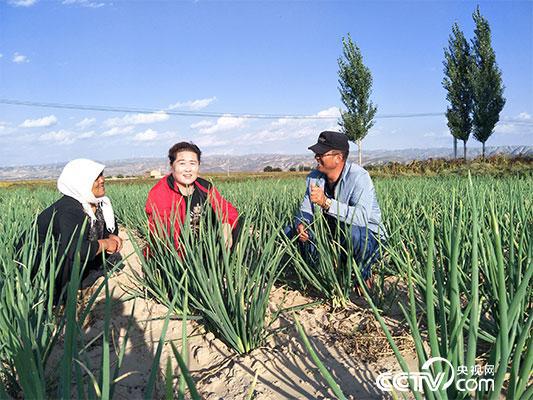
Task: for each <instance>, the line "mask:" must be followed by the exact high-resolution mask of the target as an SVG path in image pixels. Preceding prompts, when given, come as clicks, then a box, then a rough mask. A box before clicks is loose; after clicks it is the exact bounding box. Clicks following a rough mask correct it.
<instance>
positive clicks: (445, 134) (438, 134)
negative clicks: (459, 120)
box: [422, 130, 452, 139]
mask: <svg viewBox="0 0 533 400" xmlns="http://www.w3.org/2000/svg"><path fill="white" fill-rule="evenodd" d="M422 137H425V138H436V139H443V138H451V137H452V134H451V133H450V131H448V130H444V131H441V132H433V131H429V132H426V133H424V134H423V135H422Z"/></svg>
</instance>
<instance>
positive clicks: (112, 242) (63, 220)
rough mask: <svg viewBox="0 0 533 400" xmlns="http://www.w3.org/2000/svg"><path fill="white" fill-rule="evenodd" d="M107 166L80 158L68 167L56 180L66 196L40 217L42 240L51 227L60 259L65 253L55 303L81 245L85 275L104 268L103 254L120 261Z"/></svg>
mask: <svg viewBox="0 0 533 400" xmlns="http://www.w3.org/2000/svg"><path fill="white" fill-rule="evenodd" d="M104 167H105V166H104V165H102V164H99V163H97V162H94V161H91V160H86V159H77V160H72V161H70V162H69V163H67V165H65V167H64V168H63V171H62V172H61V175H60V176H59V179H58V180H57V188H58V189H59V191H60V192H61V193H62V194H63V197H61V198H60V199H59V200H58V201H56V202H55V203H54V204H52V205H51V206H50V207H48V208H47V209H46V210H44V211H43V212H42V213H41V214H40V215H39V217H38V218H37V225H38V229H39V240H40V241H41V243H43V242H44V240H45V237H46V234H47V231H48V229H49V226H50V224H52V226H51V230H52V235H53V236H54V238H55V239H56V241H57V242H58V251H59V253H58V254H59V256H60V257H61V255H62V254H65V258H64V261H63V263H62V265H60V267H59V268H60V269H59V274H58V276H57V279H56V295H55V298H56V300H57V299H58V298H59V296H60V294H61V291H62V289H63V288H64V287H65V286H66V285H67V284H68V282H69V280H70V275H71V272H72V263H73V261H74V257H75V251H76V249H77V246H78V242H80V260H81V261H82V263H83V262H84V261H85V260H87V265H86V267H85V275H87V273H88V272H89V271H90V270H94V269H98V268H101V267H102V255H101V254H100V253H102V252H104V251H105V252H106V253H107V254H111V255H112V256H110V257H109V258H114V259H115V260H117V259H120V255H119V254H118V251H120V250H121V248H122V239H120V238H119V237H118V227H117V226H116V221H115V216H114V214H113V208H112V207H111V201H110V200H109V198H108V197H106V196H105V184H104V182H105V179H104V175H103V171H104Z"/></svg>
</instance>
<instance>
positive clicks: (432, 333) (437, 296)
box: [0, 176, 533, 400]
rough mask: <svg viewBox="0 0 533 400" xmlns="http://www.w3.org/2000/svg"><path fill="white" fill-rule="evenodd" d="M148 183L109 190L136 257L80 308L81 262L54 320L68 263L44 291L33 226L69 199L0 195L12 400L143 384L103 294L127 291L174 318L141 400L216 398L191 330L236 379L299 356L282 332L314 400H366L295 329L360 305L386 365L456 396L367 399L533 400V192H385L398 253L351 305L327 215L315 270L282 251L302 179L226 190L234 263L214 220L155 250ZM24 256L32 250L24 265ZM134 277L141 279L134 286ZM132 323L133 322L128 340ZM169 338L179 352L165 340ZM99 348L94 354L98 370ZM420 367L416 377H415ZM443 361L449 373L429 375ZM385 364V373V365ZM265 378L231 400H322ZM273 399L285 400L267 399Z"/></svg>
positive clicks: (464, 182)
mask: <svg viewBox="0 0 533 400" xmlns="http://www.w3.org/2000/svg"><path fill="white" fill-rule="evenodd" d="M154 183H155V182H143V183H131V184H130V183H111V184H109V183H108V184H107V195H108V196H109V197H110V198H111V200H112V202H113V208H114V210H115V214H116V217H117V219H118V222H119V225H120V228H121V231H122V232H123V234H124V235H127V237H129V239H130V240H131V243H132V250H131V252H129V253H127V254H126V253H124V254H123V257H124V263H123V265H119V266H118V267H117V268H116V270H111V271H107V274H106V276H104V277H103V278H100V279H99V280H97V281H96V283H95V284H94V285H93V287H92V289H91V291H89V293H87V292H86V291H84V292H82V291H78V290H77V289H78V287H79V285H80V280H81V270H82V269H83V266H84V260H80V259H78V260H77V262H76V263H75V268H74V271H73V275H72V278H71V282H70V285H69V287H68V289H67V297H66V298H67V300H66V302H65V304H64V305H63V306H61V307H54V305H53V303H52V297H53V296H52V293H53V291H54V287H53V284H54V283H53V282H54V274H55V273H57V270H56V266H57V264H58V263H59V260H60V259H61V256H62V255H61V254H58V253H57V248H56V246H55V243H54V241H53V240H52V238H51V237H50V235H49V237H48V240H47V242H46V243H45V245H44V251H45V252H46V254H49V257H48V258H41V260H40V264H39V265H38V269H37V273H36V274H33V275H32V273H31V270H32V266H33V265H34V263H35V257H36V250H37V243H36V237H35V236H36V235H35V226H34V222H35V217H36V216H37V215H38V213H39V212H40V211H42V210H43V209H44V208H46V207H48V206H49V205H50V204H51V203H53V202H54V201H55V200H57V199H58V198H59V193H58V192H57V191H56V190H55V189H54V188H53V187H46V186H28V187H16V188H7V189H2V190H1V191H0V205H1V208H0V398H13V399H17V398H26V399H43V398H69V399H70V398H79V399H85V398H102V399H104V398H105V399H109V398H121V397H120V396H121V395H120V390H119V387H120V385H121V384H125V383H126V382H128V380H130V379H132V378H133V377H134V375H135V372H134V371H133V370H135V368H134V369H133V370H131V369H128V368H126V367H125V365H126V361H125V360H127V358H128V354H129V351H130V347H129V346H128V340H129V339H128V329H129V328H128V327H126V328H124V329H123V330H121V331H120V332H119V333H117V332H115V330H114V328H113V326H114V318H115V317H114V311H113V310H114V309H115V308H116V302H117V301H116V300H114V297H113V296H114V293H113V290H111V289H110V285H109V282H110V280H111V279H112V277H113V276H114V275H115V274H117V273H126V274H128V275H129V277H130V280H131V282H133V284H132V285H129V286H128V287H127V288H125V289H124V291H125V292H126V293H127V295H126V296H124V297H123V298H122V299H123V300H124V301H125V299H127V300H128V301H131V300H132V299H138V301H140V299H142V300H143V301H146V302H149V303H150V304H156V305H157V306H159V307H162V308H163V309H164V310H165V315H164V316H163V318H162V322H161V323H162V325H161V329H160V331H158V336H157V337H155V338H154V340H153V343H152V345H151V347H150V354H151V361H150V363H149V364H150V366H151V367H150V368H148V370H149V371H150V372H149V373H147V374H146V376H145V378H146V379H145V380H144V381H143V382H142V384H139V385H138V386H140V387H139V388H137V390H138V391H137V392H135V393H137V394H139V396H142V397H144V398H215V397H209V394H208V391H207V389H206V387H208V386H207V383H206V382H209V380H208V379H204V378H203V377H201V376H200V373H197V372H196V370H195V369H194V368H193V366H192V364H191V363H193V359H194V354H192V353H191V352H190V351H189V350H190V346H189V345H188V342H189V341H190V340H193V337H192V336H193V335H190V330H188V327H190V325H191V324H192V325H194V326H195V327H197V329H198V330H197V332H200V335H203V336H209V335H210V337H214V338H216V340H217V343H221V346H224V352H225V354H228V357H230V358H231V360H232V362H234V363H239V361H238V360H242V359H243V357H247V356H249V355H254V354H255V353H257V352H260V351H265V349H266V351H267V352H269V351H270V352H273V351H274V350H273V349H274V347H273V346H274V344H273V343H277V346H278V349H279V350H280V351H281V352H289V351H290V350H289V347H287V348H285V347H284V346H286V344H284V343H285V342H283V341H277V342H276V338H277V335H280V334H281V332H283V334H288V335H289V336H290V337H291V340H293V339H294V340H295V341H297V342H298V343H299V344H300V346H301V348H302V349H303V351H304V352H305V353H306V354H308V355H309V360H310V364H312V368H311V367H309V368H311V369H312V370H313V375H312V377H313V378H312V379H313V380H314V383H313V384H312V386H313V387H314V388H315V390H316V393H321V395H320V396H318V395H316V396H318V397H322V398H332V397H335V398H360V397H359V396H358V394H359V392H358V393H355V392H354V391H353V390H352V389H351V387H352V386H349V385H346V384H345V382H346V378H343V377H342V376H340V375H339V374H336V372H335V371H334V370H332V369H331V368H328V366H327V365H328V364H327V363H328V362H329V361H328V360H327V359H325V357H323V354H321V352H320V346H318V344H319V343H318V339H316V338H315V339H313V335H312V332H311V330H312V329H311V327H310V326H309V325H307V326H306V325H305V324H302V323H300V319H301V318H303V317H304V314H303V313H304V312H305V310H306V309H310V308H313V307H322V309H323V310H325V312H326V314H327V315H336V314H339V313H342V312H343V310H344V311H346V310H352V308H351V307H353V304H354V303H358V304H359V305H361V307H362V308H363V309H364V311H365V312H366V313H367V315H368V316H369V318H371V320H372V323H374V324H375V325H376V326H377V327H378V328H377V329H376V331H375V335H376V337H377V336H379V337H383V338H384V339H383V340H384V343H386V345H387V346H388V347H387V348H390V349H391V354H393V355H394V359H395V362H396V367H395V368H394V370H393V371H391V373H392V374H396V373H399V372H401V371H403V372H405V373H407V372H415V371H416V370H418V371H422V372H423V371H426V372H429V373H430V374H431V375H432V376H433V377H437V376H440V375H439V374H441V375H442V376H445V377H446V378H445V379H444V380H445V381H447V380H448V378H450V381H449V382H447V384H441V385H437V386H432V385H431V384H429V383H428V382H429V381H424V382H423V384H420V385H419V386H418V387H417V381H416V380H414V379H407V383H406V385H407V388H406V389H405V390H402V388H401V387H396V386H394V387H393V385H392V384H391V386H389V389H388V390H383V389H378V388H376V378H375V377H372V378H366V381H365V378H364V377H363V378H361V377H360V376H359V375H357V376H358V377H357V381H358V382H359V383H360V384H361V385H362V386H365V387H367V386H368V387H372V388H373V389H372V390H370V389H369V390H367V392H366V394H367V398H417V399H422V398H427V399H453V400H456V399H470V398H476V399H500V398H508V399H521V398H524V399H527V398H533V385H531V383H532V382H531V371H532V369H533V335H532V329H531V325H532V323H533V314H532V312H531V309H532V306H533V297H532V285H531V279H532V274H533V265H532V264H533V263H532V257H533V241H532V232H533V208H532V207H533V204H532V196H531V193H533V180H532V179H531V177H529V176H525V177H511V176H507V177H484V176H475V177H471V178H470V177H455V176H450V177H438V176H435V177H412V178H407V177H405V178H379V179H375V181H374V184H375V187H376V191H377V194H378V200H379V203H380V207H381V212H382V218H383V221H384V225H385V228H386V230H387V233H388V238H387V240H386V241H384V242H382V243H381V245H380V253H381V260H380V261H379V262H378V263H377V264H375V265H374V266H373V271H374V286H373V287H372V288H371V289H370V290H363V291H362V293H357V292H356V291H355V286H356V284H357V283H358V282H361V277H360V274H359V269H358V266H357V264H356V262H355V261H354V260H353V258H352V257H351V256H350V251H351V250H350V248H342V247H341V246H340V245H339V244H338V243H336V242H332V241H330V240H328V237H327V235H326V234H325V230H326V227H325V223H324V221H323V219H322V218H321V217H320V216H319V215H317V218H316V221H315V223H314V224H313V226H311V227H310V229H312V230H313V231H314V232H315V236H316V243H315V244H316V246H317V249H318V254H319V257H318V259H317V260H316V262H315V264H314V265H313V266H312V267H310V266H309V264H308V263H307V262H306V260H304V259H303V258H302V256H301V255H300V253H299V252H298V251H297V243H295V241H294V240H292V241H291V240H289V239H288V238H287V237H285V235H284V234H283V228H284V227H285V226H287V225H288V224H290V223H291V221H292V219H293V216H294V213H295V211H296V209H297V208H298V206H299V203H300V201H301V198H302V196H303V193H304V190H305V180H304V179H303V178H298V179H296V178H290V177H289V178H284V179H279V180H276V179H268V180H261V179H254V180H246V179H243V180H242V181H238V182H219V183H217V182H215V184H216V186H217V188H218V189H219V191H220V192H221V193H222V195H223V196H224V197H225V198H227V199H228V200H229V201H230V202H232V203H233V204H234V205H235V206H236V207H237V209H238V210H239V214H240V221H241V224H242V231H241V236H240V239H239V241H238V242H237V243H234V245H233V247H232V249H231V250H229V249H227V248H226V247H225V246H224V241H223V233H222V230H221V228H220V226H219V225H218V224H215V223H212V222H211V221H213V218H210V217H209V216H207V217H206V218H202V222H201V224H202V225H201V227H200V234H199V235H198V236H196V235H194V234H193V233H192V230H191V229H190V227H189V226H187V224H186V225H185V226H184V227H183V230H182V236H181V243H180V250H176V249H175V248H174V246H172V245H171V241H170V240H169V239H168V237H167V238H166V237H165V234H163V233H162V234H161V235H159V236H154V235H150V232H149V229H148V223H147V220H146V216H145V213H144V204H145V201H146V197H147V193H148V191H149V189H150V188H151V186H152V185H153V184H154ZM19 240H21V241H22V243H23V246H22V249H21V250H20V252H18V253H17V251H16V244H17V242H18V241H19ZM148 243H149V245H150V257H148V258H146V257H145V246H146V245H147V244H148ZM133 260H135V261H134V262H135V264H136V265H138V266H139V268H138V269H131V271H129V269H128V268H129V267H128V265H129V264H130V263H131V264H132V263H133ZM361 286H363V285H361ZM280 290H284V291H286V293H289V291H290V293H299V294H301V296H304V297H305V298H306V299H307V300H308V302H307V303H305V304H300V305H298V306H296V307H295V306H292V305H290V304H287V303H286V302H284V298H283V296H281V299H278V300H277V301H276V303H275V305H274V304H273V296H274V292H276V293H278V291H280ZM121 301H122V300H121ZM97 303H98V304H100V306H101V309H102V312H101V313H100V318H99V321H98V324H97V326H98V331H97V332H96V334H95V333H94V329H93V330H92V331H91V335H89V334H88V333H87V332H88V329H87V326H89V325H90V324H94V320H93V319H94V317H91V315H92V312H93V309H94V308H95V307H96V305H97ZM134 307H135V306H134ZM395 307H396V308H397V309H398V312H397V313H393V311H392V310H393V308H395ZM392 319H394V320H395V322H396V324H397V325H399V326H402V327H403V329H404V330H403V332H406V333H405V334H403V335H402V337H404V340H407V339H405V336H406V335H407V336H408V340H409V343H412V345H411V349H410V352H408V353H409V354H406V352H405V351H403V350H402V348H401V344H400V342H399V341H398V335H396V334H395V332H394V329H393V327H392V325H391V320H392ZM91 321H92V322H91ZM135 323H138V321H135V318H134V312H133V311H132V312H131V318H130V323H129V324H128V326H133V325H134V324H135ZM94 326H96V325H94ZM174 330H175V331H176V332H177V333H176V335H177V336H178V337H179V340H177V339H176V340H174V339H171V338H170V334H171V332H174ZM339 340H340V339H339ZM96 343H98V352H99V354H98V357H97V358H93V357H92V355H91V354H92V353H91V349H92V348H93V346H94V345H95V344H96ZM291 343H292V342H291ZM280 346H281V347H280ZM287 346H288V345H287ZM321 355H322V356H321ZM408 358H412V359H414V360H415V364H414V369H413V364H412V363H410V362H409V360H408ZM435 358H442V359H445V360H447V363H433V364H432V366H431V367H430V368H429V369H428V368H427V367H425V365H426V366H427V365H428V364H427V362H428V361H431V359H435ZM376 359H377V363H378V364H379V359H380V355H379V354H376ZM95 360H96V361H95ZM338 362H342V361H341V360H338ZM486 366H491V368H490V370H489V369H487V368H486ZM139 367H140V366H139ZM479 368H482V370H484V373H479ZM483 368H484V369H483ZM458 371H459V372H460V373H459V372H458ZM258 375H260V374H258V372H256V373H255V378H254V374H252V375H251V379H250V380H249V381H246V383H245V384H242V390H241V392H240V395H235V396H234V397H233V398H243V399H244V398H257V399H259V398H269V396H270V398H289V397H291V398H292V396H294V397H298V398H310V397H313V396H315V394H313V395H310V394H308V395H306V394H305V393H304V392H300V394H299V395H291V396H289V395H287V394H284V395H283V394H281V392H275V391H274V390H275V388H270V389H269V384H268V382H266V381H265V379H266V378H264V379H261V378H262V377H261V376H258ZM213 379H216V378H213ZM353 379H354V380H356V377H355V376H354V377H353ZM461 379H462V381H461ZM487 379H489V380H490V385H487V384H486V383H487V382H489V381H487ZM461 382H463V383H464V382H469V385H467V386H466V387H465V386H464V385H463V386H461ZM213 384H214V383H213ZM272 385H273V386H275V385H277V384H274V383H272ZM279 385H281V384H279ZM287 385H288V384H287ZM378 386H379V385H378ZM269 390H270V391H271V392H272V391H274V392H272V393H277V394H275V395H272V394H266V393H271V392H269ZM294 390H295V391H297V390H298V389H294ZM262 393H263V396H264V397H261V394H262ZM286 393H290V391H289V389H287V390H286ZM309 393H311V392H309ZM135 396H136V395H133V397H131V398H134V397H135ZM272 396H274V397H272ZM220 397H225V398H230V395H229V394H226V395H224V396H220Z"/></svg>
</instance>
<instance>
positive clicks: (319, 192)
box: [285, 131, 385, 287]
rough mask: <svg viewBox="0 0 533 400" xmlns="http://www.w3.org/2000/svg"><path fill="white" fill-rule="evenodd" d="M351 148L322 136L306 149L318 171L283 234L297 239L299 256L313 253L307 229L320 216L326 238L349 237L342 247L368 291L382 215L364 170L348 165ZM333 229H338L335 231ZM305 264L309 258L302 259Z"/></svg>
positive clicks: (338, 138)
mask: <svg viewBox="0 0 533 400" xmlns="http://www.w3.org/2000/svg"><path fill="white" fill-rule="evenodd" d="M349 149H350V146H349V144H348V138H347V137H346V135H344V134H343V133H340V132H332V131H324V132H322V133H320V135H319V137H318V142H317V143H316V144H314V145H313V146H311V147H309V150H311V151H313V152H314V153H315V159H316V161H317V166H316V169H315V170H313V171H311V173H310V174H309V175H308V176H307V189H306V191H305V195H304V198H303V201H302V204H301V206H300V209H299V211H298V213H297V215H296V219H295V222H294V225H293V226H289V227H288V228H287V229H286V230H285V233H286V234H287V235H288V236H289V237H291V238H292V237H294V236H295V235H298V238H299V240H300V242H301V243H303V244H305V245H302V246H299V248H300V250H301V251H304V252H316V247H315V246H314V244H313V243H312V242H313V233H312V231H310V230H309V229H308V228H307V225H309V224H310V223H312V222H313V216H314V213H315V212H316V211H317V209H318V210H319V211H321V212H322V213H323V215H324V217H325V220H326V222H327V225H328V227H329V234H330V235H331V236H332V240H334V238H333V235H334V233H335V232H349V236H350V237H347V238H340V242H341V243H344V244H346V240H351V244H352V249H353V254H352V256H353V258H354V259H355V261H356V262H357V265H359V267H360V269H361V275H362V277H363V280H364V281H365V282H366V284H367V286H368V287H370V286H371V283H372V279H371V278H372V270H371V267H372V264H373V263H374V262H375V261H376V260H377V259H378V257H379V249H378V244H379V240H380V239H381V240H383V239H384V238H385V231H384V229H383V227H382V225H381V211H380V209H379V204H378V201H377V198H376V192H375V190H374V185H373V184H372V180H371V179H370V175H369V174H368V172H367V171H366V170H364V169H363V168H362V167H360V166H358V165H357V164H352V163H348V162H347V159H348V153H349ZM337 224H340V228H341V229H339V230H337ZM306 259H308V257H306Z"/></svg>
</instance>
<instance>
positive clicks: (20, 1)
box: [9, 0, 37, 7]
mask: <svg viewBox="0 0 533 400" xmlns="http://www.w3.org/2000/svg"><path fill="white" fill-rule="evenodd" d="M35 3H37V0H9V4H11V5H12V6H15V7H31V6H33V5H34V4H35Z"/></svg>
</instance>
